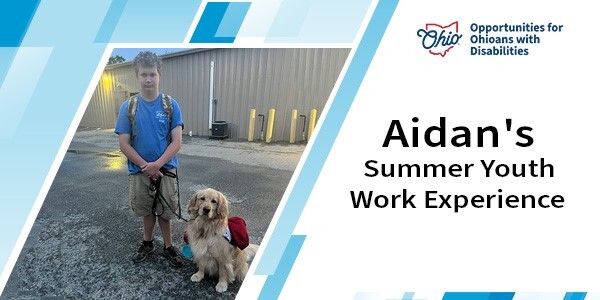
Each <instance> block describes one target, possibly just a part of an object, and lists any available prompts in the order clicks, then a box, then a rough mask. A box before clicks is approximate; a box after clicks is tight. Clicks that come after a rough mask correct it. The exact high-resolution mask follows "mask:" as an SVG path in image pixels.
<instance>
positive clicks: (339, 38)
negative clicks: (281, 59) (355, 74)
mask: <svg viewBox="0 0 600 300" xmlns="http://www.w3.org/2000/svg"><path fill="white" fill-rule="evenodd" d="M372 2H373V1H372V0H353V1H347V0H327V1H323V0H307V1H300V0H286V1H284V2H283V3H282V4H281V7H280V9H279V11H278V14H277V15H276V17H275V19H274V22H273V24H271V27H270V29H269V32H268V35H267V36H266V37H265V41H266V42H275V43H281V42H296V43H299V42H303V43H306V42H314V43H317V42H325V43H351V42H353V41H354V38H355V37H356V33H357V32H358V30H359V28H360V26H361V25H362V21H363V20H364V19H365V15H366V13H367V11H368V10H369V7H370V5H371V3H372ZM248 25H250V24H248Z"/></svg>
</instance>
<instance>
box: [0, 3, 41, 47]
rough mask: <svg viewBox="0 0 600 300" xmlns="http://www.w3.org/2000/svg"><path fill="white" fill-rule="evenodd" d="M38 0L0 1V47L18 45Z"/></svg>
mask: <svg viewBox="0 0 600 300" xmlns="http://www.w3.org/2000/svg"><path fill="white" fill-rule="evenodd" d="M39 3H40V0H20V1H2V2H1V3H0V11H1V12H2V18H0V47H18V46H20V45H21V41H22V40H23V37H24V36H25V32H27V28H28V27H29V24H30V23H31V19H33V15H34V14H35V11H36V10H37V7H38V5H39Z"/></svg>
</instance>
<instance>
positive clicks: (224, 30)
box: [215, 2, 250, 38]
mask: <svg viewBox="0 0 600 300" xmlns="http://www.w3.org/2000/svg"><path fill="white" fill-rule="evenodd" d="M248 9H250V2H232V3H229V6H228V7H227V11H225V15H223V19H222V20H221V24H220V25H219V29H217V32H216V33H215V37H233V38H235V37H236V36H237V34H238V31H239V30H240V27H241V26H242V23H243V22H244V18H245V17H246V13H248Z"/></svg>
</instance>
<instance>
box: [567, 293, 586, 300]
mask: <svg viewBox="0 0 600 300" xmlns="http://www.w3.org/2000/svg"><path fill="white" fill-rule="evenodd" d="M586 295H587V293H585V292H569V293H566V294H565V297H564V298H563V299H564V300H584V299H585V296H586Z"/></svg>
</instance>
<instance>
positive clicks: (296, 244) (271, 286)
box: [258, 235, 306, 300]
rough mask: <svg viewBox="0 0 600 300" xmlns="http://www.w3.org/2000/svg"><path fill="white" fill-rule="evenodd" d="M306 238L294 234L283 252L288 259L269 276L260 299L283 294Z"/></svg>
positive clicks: (275, 297) (272, 297) (273, 297)
mask: <svg viewBox="0 0 600 300" xmlns="http://www.w3.org/2000/svg"><path fill="white" fill-rule="evenodd" d="M305 238H306V236H304V235H293V236H292V237H291V238H290V240H289V243H288V244H287V247H286V248H285V252H284V254H283V255H284V257H285V258H286V259H285V260H284V261H283V262H281V263H280V264H279V266H277V271H275V274H273V275H271V276H269V277H268V278H267V280H266V281H265V285H264V286H263V289H262V291H261V292H260V295H259V296H258V299H260V300H265V299H277V298H279V294H281V290H282V289H283V285H284V284H285V281H286V279H287V277H288V275H289V274H290V270H291V269H292V266H293V265H294V262H295V261H296V258H297V257H298V253H299V252H300V248H302V244H304V239H305Z"/></svg>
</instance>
